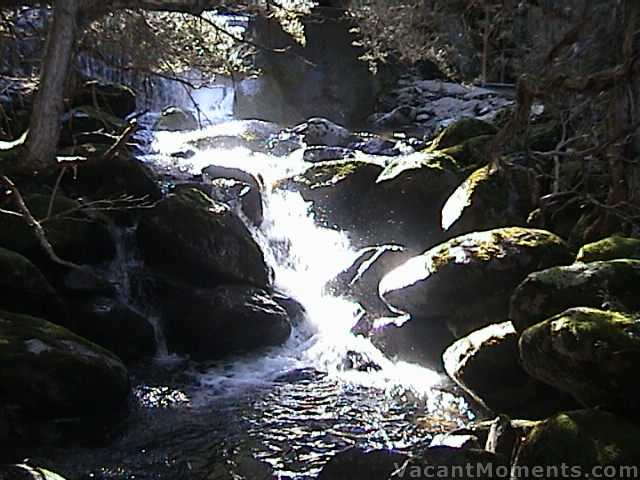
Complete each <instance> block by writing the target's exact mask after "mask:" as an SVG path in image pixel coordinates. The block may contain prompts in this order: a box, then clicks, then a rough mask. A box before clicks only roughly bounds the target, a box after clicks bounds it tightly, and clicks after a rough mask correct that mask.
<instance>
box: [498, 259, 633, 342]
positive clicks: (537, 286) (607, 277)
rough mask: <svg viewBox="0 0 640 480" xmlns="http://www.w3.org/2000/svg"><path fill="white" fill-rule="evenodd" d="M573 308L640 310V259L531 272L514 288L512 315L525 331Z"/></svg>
mask: <svg viewBox="0 0 640 480" xmlns="http://www.w3.org/2000/svg"><path fill="white" fill-rule="evenodd" d="M572 307H594V308H601V309H604V310H619V311H628V312H634V311H638V310H640V260H612V261H607V262H592V263H576V264H573V265H568V266H561V267H552V268H549V269H546V270H542V271H540V272H535V273H532V274H531V275H529V276H528V277H527V278H526V279H525V280H524V281H523V282H522V283H521V284H520V285H519V286H518V288H516V290H515V291H514V293H513V295H512V297H511V306H510V309H509V318H510V319H511V321H512V322H513V324H514V325H515V327H516V328H517V329H518V330H519V331H522V330H525V329H526V328H528V327H530V326H531V325H535V324H536V323H538V322H542V321H544V320H546V319H548V318H549V317H552V316H554V315H557V314H559V313H562V312H563V311H565V310H567V309H568V308H572Z"/></svg>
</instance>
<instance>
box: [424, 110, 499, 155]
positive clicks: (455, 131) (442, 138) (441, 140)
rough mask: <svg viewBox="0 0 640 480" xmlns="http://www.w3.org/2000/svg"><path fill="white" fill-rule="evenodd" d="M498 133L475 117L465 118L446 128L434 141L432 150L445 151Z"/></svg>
mask: <svg viewBox="0 0 640 480" xmlns="http://www.w3.org/2000/svg"><path fill="white" fill-rule="evenodd" d="M497 132H498V129H497V128H496V127H495V126H493V125H491V124H490V123H488V122H485V121H483V120H480V119H477V118H473V117H463V118H461V119H460V120H458V121H457V122H455V123H453V124H452V125H449V126H448V127H447V128H445V129H444V130H443V131H442V132H441V133H440V134H439V135H438V136H437V137H436V138H435V139H434V140H433V142H432V143H431V146H430V148H431V149H432V150H443V149H445V148H450V147H454V146H456V145H460V144H461V143H464V142H465V141H466V140H469V139H471V138H475V137H480V136H484V135H495V134H496V133H497Z"/></svg>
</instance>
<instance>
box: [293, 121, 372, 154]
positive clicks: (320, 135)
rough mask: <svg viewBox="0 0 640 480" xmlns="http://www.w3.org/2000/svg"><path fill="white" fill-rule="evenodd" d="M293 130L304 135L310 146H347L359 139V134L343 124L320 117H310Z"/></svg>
mask: <svg viewBox="0 0 640 480" xmlns="http://www.w3.org/2000/svg"><path fill="white" fill-rule="evenodd" d="M292 131H293V132H294V133H297V134H299V135H302V137H303V138H304V141H305V143H306V144H307V145H309V146H325V147H347V146H348V145H349V144H350V143H353V142H357V141H358V140H359V137H358V136H357V135H355V134H353V133H351V132H350V131H349V130H347V129H346V128H345V127H343V126H342V125H338V124H337V123H334V122H332V121H331V120H328V119H326V118H320V117H314V118H310V119H308V120H307V121H306V122H304V123H301V124H300V125H297V126H296V127H294V128H293V130H292Z"/></svg>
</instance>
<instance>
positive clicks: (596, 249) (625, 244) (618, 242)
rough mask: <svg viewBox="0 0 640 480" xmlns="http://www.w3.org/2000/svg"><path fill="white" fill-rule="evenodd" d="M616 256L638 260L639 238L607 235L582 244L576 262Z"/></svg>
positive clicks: (610, 258)
mask: <svg viewBox="0 0 640 480" xmlns="http://www.w3.org/2000/svg"><path fill="white" fill-rule="evenodd" d="M616 258H634V259H637V260H640V238H627V237H618V236H613V237H608V238H605V239H603V240H600V241H599V242H594V243H589V244H587V245H584V246H583V247H582V248H581V249H580V251H579V252H578V256H577V257H576V261H577V262H596V261H602V260H614V259H616Z"/></svg>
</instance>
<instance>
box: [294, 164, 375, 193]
mask: <svg viewBox="0 0 640 480" xmlns="http://www.w3.org/2000/svg"><path fill="white" fill-rule="evenodd" d="M371 168H373V169H379V168H380V167H379V166H378V165H377V164H373V163H370V162H363V161H360V160H331V161H327V162H318V163H316V164H315V165H313V166H312V167H310V168H308V169H307V170H306V171H305V172H304V173H303V174H301V175H298V176H297V177H295V179H294V181H295V182H297V183H301V184H303V185H307V186H309V187H310V188H312V189H313V188H322V187H328V186H331V185H335V184H336V183H338V182H340V181H342V180H344V179H346V178H348V177H349V176H351V175H353V174H355V173H356V172H358V171H359V170H360V169H371Z"/></svg>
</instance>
